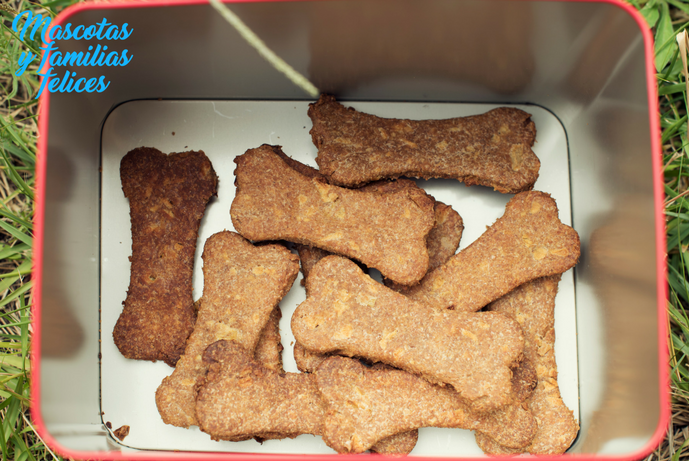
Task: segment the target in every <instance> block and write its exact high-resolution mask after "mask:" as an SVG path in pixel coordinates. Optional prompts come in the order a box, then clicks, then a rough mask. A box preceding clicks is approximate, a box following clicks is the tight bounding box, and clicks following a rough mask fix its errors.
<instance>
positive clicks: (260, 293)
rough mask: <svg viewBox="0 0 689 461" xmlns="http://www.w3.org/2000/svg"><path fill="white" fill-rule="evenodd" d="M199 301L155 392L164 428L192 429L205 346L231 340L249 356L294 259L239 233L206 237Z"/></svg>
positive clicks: (287, 283)
mask: <svg viewBox="0 0 689 461" xmlns="http://www.w3.org/2000/svg"><path fill="white" fill-rule="evenodd" d="M203 260H204V265H203V275H204V288H203V296H202V297H201V299H200V302H199V317H198V321H197V322H196V326H195V328H194V332H193V333H192V334H191V336H190V337H189V341H188V342H187V346H186V349H185V351H184V355H183V356H182V358H181V359H180V360H179V362H178V363H177V367H176V368H175V370H174V372H173V373H172V375H171V376H168V377H166V378H165V379H164V380H163V382H162V384H161V385H160V386H159V387H158V390H157V391H156V404H157V406H158V412H159V413H160V415H161V416H162V418H163V421H164V422H165V423H167V424H172V425H174V426H181V427H189V426H191V425H195V424H197V421H196V416H195V409H194V406H195V404H194V399H195V397H196V389H195V386H196V381H197V380H198V378H200V377H202V376H203V375H204V374H205V373H206V365H205V364H204V363H203V361H202V360H201V357H202V354H203V351H204V350H205V349H206V347H207V346H208V345H209V344H211V343H213V342H215V341H217V340H220V339H233V340H236V341H238V342H239V343H240V344H242V345H243V346H245V347H246V348H247V349H248V350H250V351H253V350H254V349H255V348H256V345H257V343H258V341H259V337H260V335H261V332H262V330H263V329H264V327H265V325H266V322H267V321H268V318H269V316H270V315H271V311H273V309H274V307H275V306H276V305H277V304H278V302H279V301H280V299H282V297H283V296H284V295H285V294H286V293H287V292H288V291H289V289H290V288H291V286H292V283H293V282H294V279H295V278H296V276H297V273H298V272H299V263H298V262H297V257H296V256H295V255H293V254H292V253H291V252H290V251H289V250H288V249H287V248H285V247H284V246H281V245H264V246H260V247H255V246H254V245H252V244H251V243H250V242H248V241H246V240H245V239H244V238H242V237H241V236H240V235H239V234H236V233H234V232H220V233H217V234H215V235H213V236H211V237H210V238H209V239H208V240H207V241H206V245H205V247H204V251H203Z"/></svg>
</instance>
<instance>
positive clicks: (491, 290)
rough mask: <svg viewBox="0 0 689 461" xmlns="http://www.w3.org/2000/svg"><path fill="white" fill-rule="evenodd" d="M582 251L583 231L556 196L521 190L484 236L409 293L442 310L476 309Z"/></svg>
mask: <svg viewBox="0 0 689 461" xmlns="http://www.w3.org/2000/svg"><path fill="white" fill-rule="evenodd" d="M579 255H580V243H579V234H577V232H576V231H575V230H574V229H572V228H571V227H570V226H567V225H565V224H563V223H562V222H561V221H560V219H559V218H558V210H557V205H556V204H555V200H553V199H552V198H551V197H550V195H548V194H546V193H544V192H538V191H531V192H522V193H520V194H517V195H515V196H514V197H513V198H512V199H511V200H510V201H509V202H508V204H507V207H506V208H505V214H504V215H503V216H502V217H501V218H499V219H498V220H497V221H496V222H495V224H493V225H492V226H490V228H488V229H487V230H486V232H485V233H484V234H483V235H481V237H479V238H478V239H477V240H476V241H474V242H473V243H472V244H471V245H469V246H468V247H467V248H465V249H464V250H462V251H460V252H459V253H457V254H456V255H454V256H453V257H452V258H450V259H449V260H448V261H447V262H446V263H445V264H443V265H442V266H440V267H438V268H437V269H436V270H434V271H432V272H430V273H429V274H427V275H426V277H424V279H423V282H422V283H420V284H419V285H416V286H414V287H410V288H409V289H408V290H406V291H405V294H406V295H407V296H409V297H410V298H412V299H414V300H416V301H418V302H421V303H423V304H426V305H429V306H433V307H437V308H440V309H447V308H451V309H454V310H458V311H462V312H473V311H476V310H478V309H481V308H482V307H484V306H486V305H487V304H488V303H490V302H492V301H495V300H496V299H498V298H500V297H501V296H503V295H505V294H507V293H509V292H510V291H511V290H513V289H514V288H516V287H518V286H519V285H521V284H523V283H526V282H528V281H530V280H533V279H536V278H539V277H545V276H548V275H553V274H559V273H562V272H564V271H566V270H568V269H570V268H571V267H573V266H574V265H575V264H576V263H577V261H578V260H579Z"/></svg>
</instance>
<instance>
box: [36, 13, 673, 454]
mask: <svg viewBox="0 0 689 461" xmlns="http://www.w3.org/2000/svg"><path fill="white" fill-rule="evenodd" d="M223 1H224V2H225V3H247V2H264V1H270V0H223ZM278 1H292V0H278ZM300 1H304V0H300ZM322 1H324V0H322ZM512 1H519V0H512ZM548 1H575V2H586V3H608V4H611V5H614V6H617V7H619V8H621V9H623V10H624V11H626V12H627V13H628V14H629V15H630V16H631V17H632V18H634V20H635V21H636V23H637V25H638V26H639V29H640V30H641V33H642V35H643V39H644V52H645V60H646V63H645V64H646V69H645V70H646V83H647V97H648V107H649V127H650V132H651V154H652V158H651V160H652V165H653V186H654V187H653V193H654V205H655V231H656V274H657V275H656V277H657V278H656V286H657V306H658V309H657V316H658V317H657V318H658V362H659V370H658V375H659V379H660V395H659V400H660V404H661V405H660V417H659V420H658V424H657V426H656V430H655V432H654V434H653V436H652V437H651V438H650V439H649V441H648V442H647V443H646V444H645V445H644V446H643V447H642V448H641V449H639V450H638V451H637V452H636V453H633V454H632V455H626V456H612V455H579V454H565V455H556V456H552V455H550V456H538V458H539V459H543V460H551V459H552V460H557V459H560V458H561V457H563V456H566V457H569V458H573V459H590V458H595V459H597V460H610V461H612V460H622V459H624V460H627V459H641V458H644V457H646V456H647V455H648V454H650V453H651V452H652V451H653V450H654V449H655V448H656V447H657V446H658V445H659V444H660V443H661V442H662V440H663V438H664V437H665V433H666V430H667V427H668V424H669V421H670V417H671V404H670V372H669V368H668V367H669V356H670V355H669V349H668V343H667V335H668V317H667V312H666V303H667V300H668V285H667V262H666V259H667V258H666V228H665V214H664V196H665V194H664V189H663V184H664V181H663V165H662V145H661V130H660V120H659V108H658V90H657V86H656V84H655V81H656V80H655V77H656V73H655V67H654V63H653V56H654V49H653V36H652V34H651V31H650V29H649V27H648V25H647V23H646V21H645V20H644V18H643V17H642V16H641V14H640V13H639V12H638V11H637V10H636V9H635V8H634V7H633V6H631V5H629V4H628V3H625V2H623V1H621V0H548ZM208 3H209V2H208V0H160V1H157V0H153V1H152V0H116V1H113V2H107V3H79V4H76V5H73V6H71V7H69V8H67V9H66V10H65V11H63V12H62V13H60V14H59V15H58V16H57V18H56V19H55V21H54V24H63V23H64V22H65V21H66V20H67V19H69V18H70V17H71V16H73V15H75V14H77V13H79V12H81V11H84V10H102V9H113V8H150V7H169V6H184V5H199V4H208ZM49 107H50V92H47V91H46V92H44V93H43V94H42V95H41V96H40V98H39V118H38V129H39V134H42V135H40V136H39V138H38V153H37V158H36V212H35V218H34V226H35V230H34V232H35V237H34V256H33V278H34V280H35V281H36V284H35V286H34V289H33V296H34V302H35V309H34V310H33V318H34V322H33V331H34V333H33V339H32V346H31V358H32V364H39V365H34V366H32V368H31V400H32V405H31V417H32V418H33V421H34V424H35V427H36V431H37V433H38V435H39V436H40V437H41V438H42V439H43V441H44V442H45V443H46V444H47V445H48V446H49V447H50V448H51V449H53V450H54V451H56V452H58V453H60V454H61V455H63V456H65V457H70V458H76V459H103V460H164V459H189V460H194V461H206V460H218V459H226V458H228V457H232V458H233V459H235V460H253V461H260V460H266V461H268V460H277V459H300V458H304V457H308V458H309V459H313V460H319V459H323V460H326V459H332V457H333V454H326V455H292V454H260V453H226V452H223V453H220V452H216V453H212V452H211V453H206V452H203V453H202V452H184V453H182V452H167V451H141V452H138V453H121V452H98V451H76V450H71V449H68V448H65V447H63V446H62V445H61V444H60V443H59V442H58V441H57V440H56V439H55V438H53V437H52V435H51V434H50V432H49V431H48V430H47V428H46V425H45V423H44V421H43V417H42V414H41V412H40V402H41V393H40V373H41V370H40V358H41V352H40V351H41V299H42V285H41V282H42V275H43V273H42V271H43V241H44V240H43V238H44V216H45V178H46V156H47V148H48V138H47V133H48V112H49ZM654 108H655V111H653V110H651V109H654ZM337 456H338V458H339V459H354V457H355V456H358V455H337ZM372 456H383V455H375V454H374V455H372ZM415 458H416V459H419V460H422V459H428V460H431V459H436V458H423V457H415ZM446 459H447V458H446ZM463 459H466V460H471V459H475V460H479V459H482V458H463Z"/></svg>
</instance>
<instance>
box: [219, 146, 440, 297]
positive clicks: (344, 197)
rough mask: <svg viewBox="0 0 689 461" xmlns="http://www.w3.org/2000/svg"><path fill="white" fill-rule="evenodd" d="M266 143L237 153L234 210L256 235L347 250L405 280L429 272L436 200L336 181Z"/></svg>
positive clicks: (240, 226) (237, 223)
mask: <svg viewBox="0 0 689 461" xmlns="http://www.w3.org/2000/svg"><path fill="white" fill-rule="evenodd" d="M276 150H279V147H274V146H268V145H263V146H261V147H259V148H257V149H250V150H248V151H247V152H246V153H245V154H243V155H241V156H239V157H237V158H236V159H235V162H236V163H237V169H236V170H235V175H236V184H237V193H236V196H235V198H234V201H233V202H232V207H231V210H230V215H231V217H232V223H233V224H234V227H235V229H237V232H239V233H240V234H242V235H243V236H244V237H246V238H248V239H250V240H253V241H263V240H287V241H289V242H294V243H301V244H304V245H309V246H316V247H319V248H321V249H323V250H326V251H329V252H331V253H337V254H342V255H345V256H348V257H351V258H354V259H357V260H358V261H361V262H362V263H364V264H366V265H367V266H368V267H374V268H376V269H378V270H380V272H381V273H382V274H383V275H384V276H385V277H387V278H390V279H392V280H395V281H397V282H399V283H402V284H405V285H411V284H414V283H417V282H418V281H419V280H420V279H421V278H422V277H423V276H424V275H425V273H426V271H427V270H428V261H429V259H428V251H427V249H426V237H427V235H428V233H429V232H430V230H431V228H432V227H433V223H434V215H433V201H432V199H431V198H429V197H428V196H427V195H426V194H425V192H423V191H422V190H420V189H418V188H404V189H402V190H400V191H397V192H393V193H381V194H375V193H366V192H362V191H357V190H350V189H344V188H341V187H337V186H332V185H330V184H327V183H325V182H323V181H321V180H319V179H315V178H309V177H307V176H305V175H303V174H300V173H299V172H297V171H296V170H294V169H293V168H291V167H290V166H289V165H287V163H285V161H284V160H282V159H281V158H280V156H279V155H278V154H276V153H275V151H276Z"/></svg>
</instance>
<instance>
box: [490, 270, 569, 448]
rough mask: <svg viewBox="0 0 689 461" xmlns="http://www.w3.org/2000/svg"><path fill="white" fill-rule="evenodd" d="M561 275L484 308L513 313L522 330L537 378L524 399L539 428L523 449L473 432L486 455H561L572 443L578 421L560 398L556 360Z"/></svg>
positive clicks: (543, 280) (518, 290)
mask: <svg viewBox="0 0 689 461" xmlns="http://www.w3.org/2000/svg"><path fill="white" fill-rule="evenodd" d="M559 281H560V276H559V275H555V276H551V277H544V278H541V279H537V280H534V281H532V282H529V283H527V284H524V285H522V286H520V287H519V288H517V289H515V290H513V291H512V292H510V293H509V294H507V295H506V296H503V297H502V298H500V299H499V300H497V301H495V302H493V303H491V304H490V305H489V306H488V307H487V309H489V310H491V311H495V312H502V313H505V314H507V315H510V316H513V317H514V318H515V319H516V320H517V321H518V322H519V324H520V325H521V326H522V328H523V329H524V337H525V340H526V345H525V347H524V355H525V356H526V357H527V359H528V360H530V361H532V362H533V364H534V365H535V368H536V373H537V377H538V381H537V385H536V389H535V390H534V392H533V394H532V395H531V397H530V398H529V400H527V402H526V403H527V405H528V408H529V410H530V411H531V413H532V414H533V415H534V417H535V418H536V421H538V431H537V432H536V435H535V436H534V439H533V440H532V441H531V443H530V444H529V445H528V446H527V447H524V448H521V449H514V448H508V447H505V446H503V445H502V444H500V443H499V442H497V441H496V440H495V439H494V438H492V437H491V436H490V435H488V434H485V433H477V434H476V442H477V443H478V445H479V447H480V448H481V449H482V450H483V451H485V452H486V453H489V454H514V453H523V452H528V453H532V454H538V455H545V454H561V453H564V452H565V451H566V450H567V449H568V448H569V446H570V445H571V444H572V442H573V441H574V439H575V438H576V436H577V433H578V431H579V424H578V423H577V421H576V419H574V415H573V414H572V411H571V410H570V409H569V408H567V406H566V405H565V404H564V402H563V401H562V397H561V396H560V388H559V386H558V383H557V364H556V363H555V348H554V347H555V328H554V322H555V317H554V309H555V295H556V294H557V285H558V282H559Z"/></svg>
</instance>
